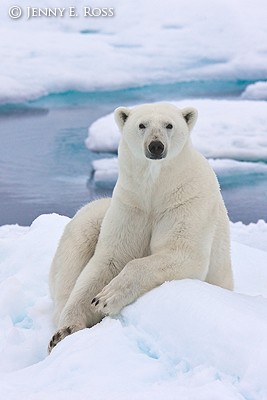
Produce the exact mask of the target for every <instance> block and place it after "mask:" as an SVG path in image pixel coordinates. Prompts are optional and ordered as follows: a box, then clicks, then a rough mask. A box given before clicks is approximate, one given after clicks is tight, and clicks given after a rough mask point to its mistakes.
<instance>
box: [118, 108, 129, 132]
mask: <svg viewBox="0 0 267 400" xmlns="http://www.w3.org/2000/svg"><path fill="white" fill-rule="evenodd" d="M129 114H130V110H129V109H128V108H126V107H118V108H116V110H115V111H114V117H115V121H116V123H117V125H118V127H119V129H120V130H122V128H123V125H124V124H125V122H126V120H127V118H128V117H129Z"/></svg>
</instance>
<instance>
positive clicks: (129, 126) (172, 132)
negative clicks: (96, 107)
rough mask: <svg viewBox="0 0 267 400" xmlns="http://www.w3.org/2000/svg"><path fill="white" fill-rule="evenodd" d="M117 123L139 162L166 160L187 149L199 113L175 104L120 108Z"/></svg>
mask: <svg viewBox="0 0 267 400" xmlns="http://www.w3.org/2000/svg"><path fill="white" fill-rule="evenodd" d="M115 120H116V122H117V125H118V127H119V129H120V131H121V132H122V136H123V140H125V142H126V143H127V145H128V147H129V149H130V151H131V152H132V154H133V155H134V156H135V157H137V158H143V159H144V157H145V158H146V159H149V160H164V159H167V158H173V157H175V156H176V155H178V154H179V153H180V152H181V150H182V149H183V147H184V145H185V143H186V142H187V140H188V138H189V133H190V132H191V130H192V128H193V126H194V125H195V122H196V120H197V110H195V109H194V108H191V107H187V108H184V109H179V108H177V107H175V106H174V105H172V104H168V103H158V104H145V105H141V106H137V107H135V108H133V109H128V108H125V107H119V108H117V109H116V110H115Z"/></svg>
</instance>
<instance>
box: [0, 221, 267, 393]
mask: <svg viewBox="0 0 267 400" xmlns="http://www.w3.org/2000/svg"><path fill="white" fill-rule="evenodd" d="M68 221H69V218H67V217H64V216H59V215H56V214H51V215H42V216H40V217H38V218H37V219H36V220H35V221H34V222H33V224H32V225H31V226H30V227H20V226H17V225H13V226H2V227H0V354H1V357H0V381H1V385H0V398H1V399H4V398H8V399H10V400H17V399H21V398H23V399H27V400H28V399H29V400H44V399H45V400H49V399H51V400H54V399H56V400H61V399H62V400H63V399H66V398H71V399H74V400H83V399H88V396H89V397H90V399H95V400H101V399H106V398H109V399H111V400H112V399H114V400H115V399H116V400H120V399H125V398H127V399H129V400H143V399H144V400H145V399H148V398H153V399H155V400H161V399H164V400H172V399H173V400H174V399H177V398H183V399H188V400H194V399H196V398H197V399H198V400H213V399H216V400H217V399H218V400H226V399H227V400H240V399H245V398H246V399H247V398H250V399H253V400H264V399H265V398H266V397H267V382H266V368H267V352H266V349H267V339H266V338H267V319H266V316H267V264H266V259H267V248H266V237H267V236H266V235H267V223H265V222H263V221H259V222H258V223H257V224H250V225H248V226H246V225H243V224H241V223H237V224H231V231H232V239H234V240H233V241H232V259H233V267H234V277H235V292H229V291H227V290H224V289H221V288H219V287H215V286H212V285H209V284H207V283H203V282H200V281H196V280H182V281H173V282H166V283H164V284H163V285H162V286H160V287H159V288H156V289H154V290H152V291H151V292H149V293H147V294H146V295H144V296H142V297H141V298H140V299H138V300H137V301H136V302H135V303H133V304H132V305H130V306H128V307H125V309H124V310H122V312H121V313H120V314H119V315H118V316H117V317H116V318H105V319H104V320H103V321H102V322H101V323H100V324H97V325H96V326H95V327H93V328H91V329H86V330H83V331H80V332H77V333H76V334H74V335H71V336H69V337H67V338H66V339H65V340H64V341H62V342H61V343H60V344H59V345H58V346H57V347H56V348H55V349H54V350H53V351H52V353H51V355H50V356H47V354H46V348H47V343H48V341H49V338H50V336H51V335H52V333H53V331H54V329H55V328H54V327H53V324H52V307H53V306H52V301H51V299H50V297H49V293H48V271H49V266H50V263H51V260H52V257H53V254H54V252H55V249H56V246H57V243H58V241H59V238H60V235H61V234H62V231H63V229H64V227H65V225H66V224H67V222H68ZM256 247H257V248H256ZM260 248H261V250H260Z"/></svg>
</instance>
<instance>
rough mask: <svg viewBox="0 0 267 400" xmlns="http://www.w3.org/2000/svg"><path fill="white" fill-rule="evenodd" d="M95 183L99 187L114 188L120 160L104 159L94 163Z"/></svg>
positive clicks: (115, 158)
mask: <svg viewBox="0 0 267 400" xmlns="http://www.w3.org/2000/svg"><path fill="white" fill-rule="evenodd" d="M92 168H93V171H94V181H95V184H96V185H97V186H98V187H105V188H107V187H108V188H113V187H114V185H115V183H116V181H117V178H118V159H117V157H114V158H102V159H100V160H95V161H93V162H92Z"/></svg>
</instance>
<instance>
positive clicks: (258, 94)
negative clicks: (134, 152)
mask: <svg viewBox="0 0 267 400" xmlns="http://www.w3.org/2000/svg"><path fill="white" fill-rule="evenodd" d="M241 97H242V98H243V99H249V100H267V81H260V82H256V83H253V84H251V85H248V86H247V87H246V89H245V90H244V92H243V93H242V95H241Z"/></svg>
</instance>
